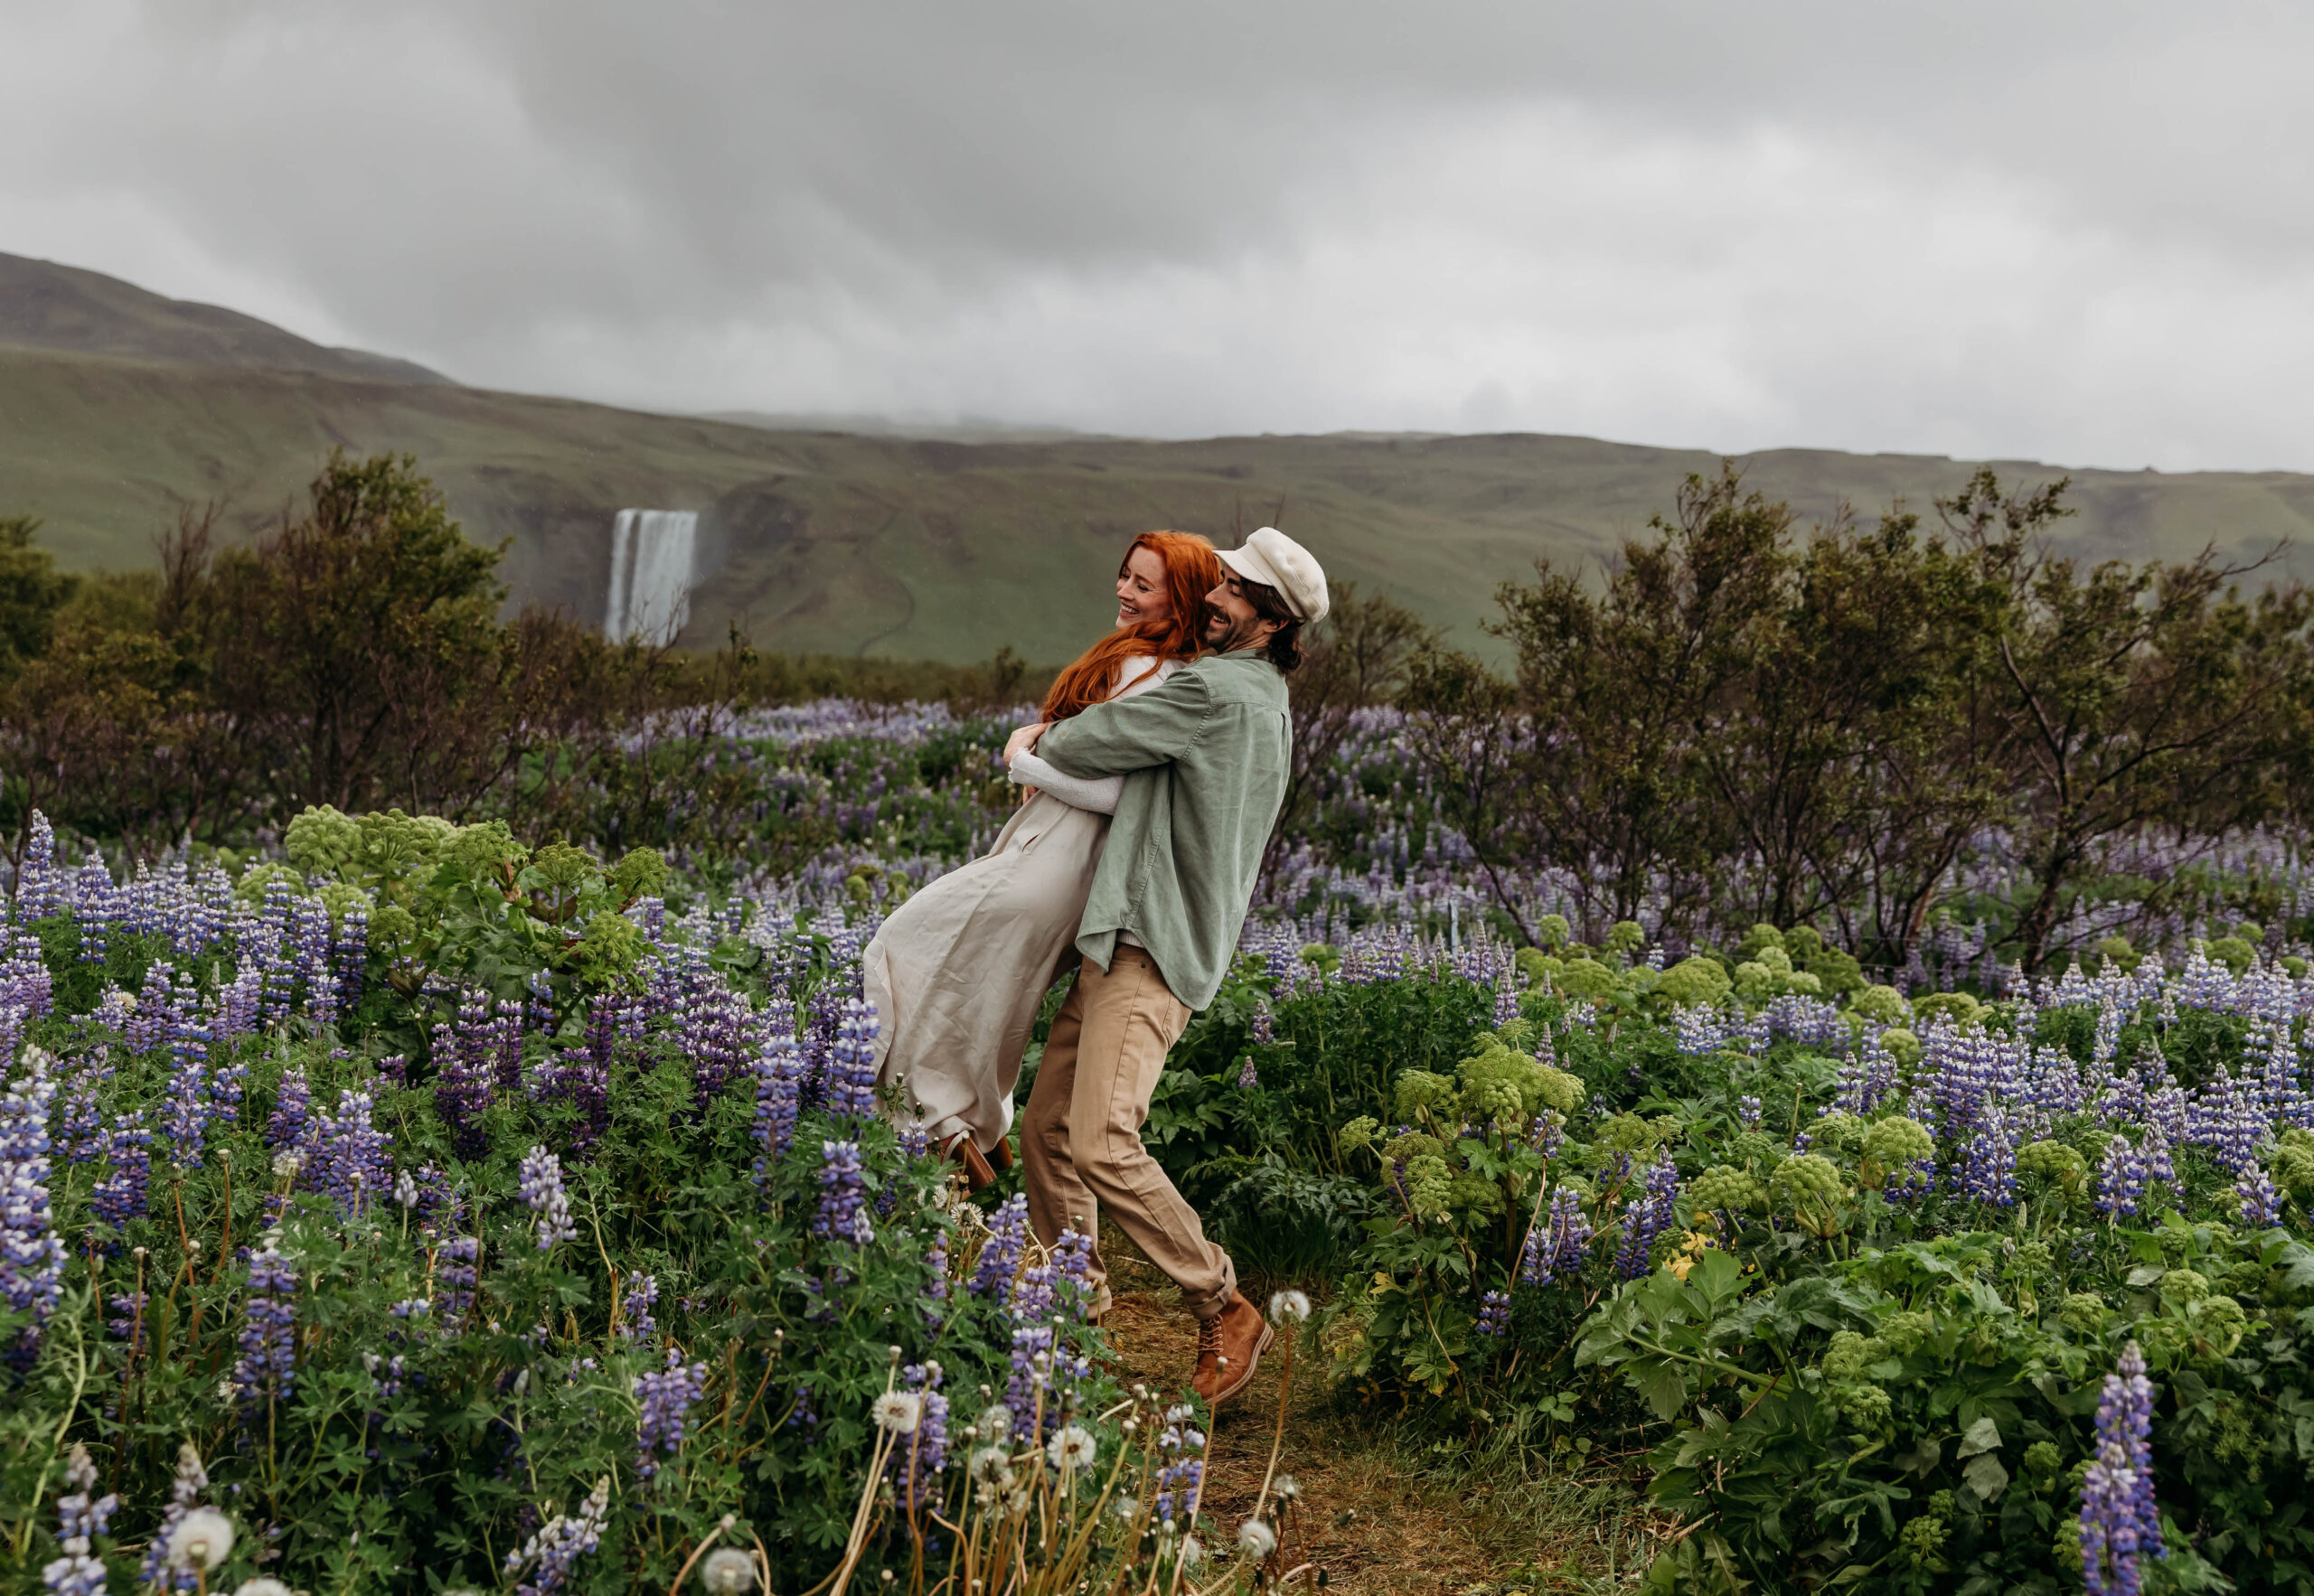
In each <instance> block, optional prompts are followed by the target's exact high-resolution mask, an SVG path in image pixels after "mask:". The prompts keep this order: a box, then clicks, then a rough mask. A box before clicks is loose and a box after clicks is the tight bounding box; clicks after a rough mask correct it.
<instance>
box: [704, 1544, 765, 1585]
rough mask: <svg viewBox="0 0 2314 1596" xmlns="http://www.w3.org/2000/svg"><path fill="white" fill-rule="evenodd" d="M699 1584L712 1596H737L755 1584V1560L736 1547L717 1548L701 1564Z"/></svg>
mask: <svg viewBox="0 0 2314 1596" xmlns="http://www.w3.org/2000/svg"><path fill="white" fill-rule="evenodd" d="M699 1582H700V1583H701V1584H702V1585H704V1586H706V1587H707V1588H708V1590H709V1591H712V1592H713V1593H714V1596H739V1592H740V1591H745V1590H747V1589H748V1588H749V1587H751V1586H752V1585H754V1583H755V1582H756V1563H755V1559H754V1558H752V1557H750V1556H748V1554H746V1553H745V1552H742V1551H740V1550H739V1549H738V1547H736V1546H718V1547H717V1548H716V1549H715V1550H714V1551H712V1552H710V1553H709V1554H707V1561H706V1562H705V1563H702V1564H701V1566H700V1571H699Z"/></svg>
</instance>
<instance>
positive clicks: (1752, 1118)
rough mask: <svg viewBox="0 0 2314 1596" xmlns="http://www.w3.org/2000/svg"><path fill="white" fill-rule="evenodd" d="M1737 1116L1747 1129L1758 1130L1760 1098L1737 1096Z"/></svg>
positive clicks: (1738, 1120)
mask: <svg viewBox="0 0 2314 1596" xmlns="http://www.w3.org/2000/svg"><path fill="white" fill-rule="evenodd" d="M1735 1118H1736V1121H1737V1122H1739V1123H1740V1124H1742V1126H1743V1127H1744V1129H1745V1130H1746V1131H1756V1130H1758V1129H1759V1128H1760V1100H1759V1099H1758V1098H1756V1097H1739V1098H1737V1099H1736V1100H1735Z"/></svg>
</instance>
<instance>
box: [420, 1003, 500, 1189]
mask: <svg viewBox="0 0 2314 1596" xmlns="http://www.w3.org/2000/svg"><path fill="white" fill-rule="evenodd" d="M495 1094H496V1087H495V1084H494V1081H493V1079H492V1075H491V1071H490V1066H489V1063H488V1061H486V1060H485V1059H484V1058H482V1057H479V1056H476V1054H475V1050H474V1048H473V1047H471V1046H469V1045H468V1044H467V1043H466V1039H465V1038H463V1037H460V1036H459V1035H458V1034H457V1033H456V1032H455V1031H453V1030H452V1029H451V1028H449V1027H448V1026H447V1025H437V1026H436V1027H435V1028H434V1106H435V1108H436V1110H437V1112H438V1113H440V1114H441V1116H442V1122H443V1123H444V1124H446V1125H447V1126H448V1127H449V1128H450V1144H451V1145H452V1146H453V1147H455V1148H456V1150H457V1153H458V1156H459V1157H460V1158H462V1159H478V1158H480V1157H481V1156H482V1155H483V1154H484V1152H485V1151H487V1150H488V1149H489V1146H490V1133H489V1132H488V1131H485V1130H484V1128H483V1123H482V1116H483V1114H484V1112H485V1111H487V1110H488V1109H489V1107H490V1104H491V1101H492V1099H493V1097H494V1095H495Z"/></svg>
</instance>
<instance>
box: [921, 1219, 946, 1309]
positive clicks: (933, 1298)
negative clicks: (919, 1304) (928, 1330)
mask: <svg viewBox="0 0 2314 1596" xmlns="http://www.w3.org/2000/svg"><path fill="white" fill-rule="evenodd" d="M924 1268H925V1272H926V1273H927V1275H928V1276H929V1277H930V1278H929V1279H928V1280H927V1281H926V1283H925V1287H924V1317H925V1319H926V1320H927V1322H928V1323H929V1324H931V1325H932V1327H933V1328H936V1329H937V1328H939V1325H940V1321H941V1320H942V1319H944V1318H945V1317H946V1316H947V1312H948V1307H947V1303H948V1236H947V1233H946V1232H945V1231H942V1232H938V1233H936V1235H934V1236H933V1238H932V1244H931V1245H930V1246H928V1247H927V1248H925V1249H924Z"/></svg>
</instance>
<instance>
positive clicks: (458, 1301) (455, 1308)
mask: <svg viewBox="0 0 2314 1596" xmlns="http://www.w3.org/2000/svg"><path fill="white" fill-rule="evenodd" d="M435 1258H436V1263H435V1266H434V1278H435V1279H436V1280H437V1281H439V1282H440V1285H439V1288H438V1289H439V1291H440V1292H441V1298H442V1312H443V1314H444V1316H445V1317H447V1318H456V1316H457V1315H459V1314H461V1313H466V1312H467V1311H469V1310H472V1309H473V1307H474V1297H475V1290H476V1289H477V1287H478V1286H479V1284H480V1282H481V1279H482V1241H481V1238H480V1237H478V1236H471V1235H454V1236H452V1237H451V1238H450V1239H449V1240H448V1241H446V1242H444V1243H443V1244H442V1246H441V1249H440V1251H439V1252H437V1253H436V1254H435Z"/></svg>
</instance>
